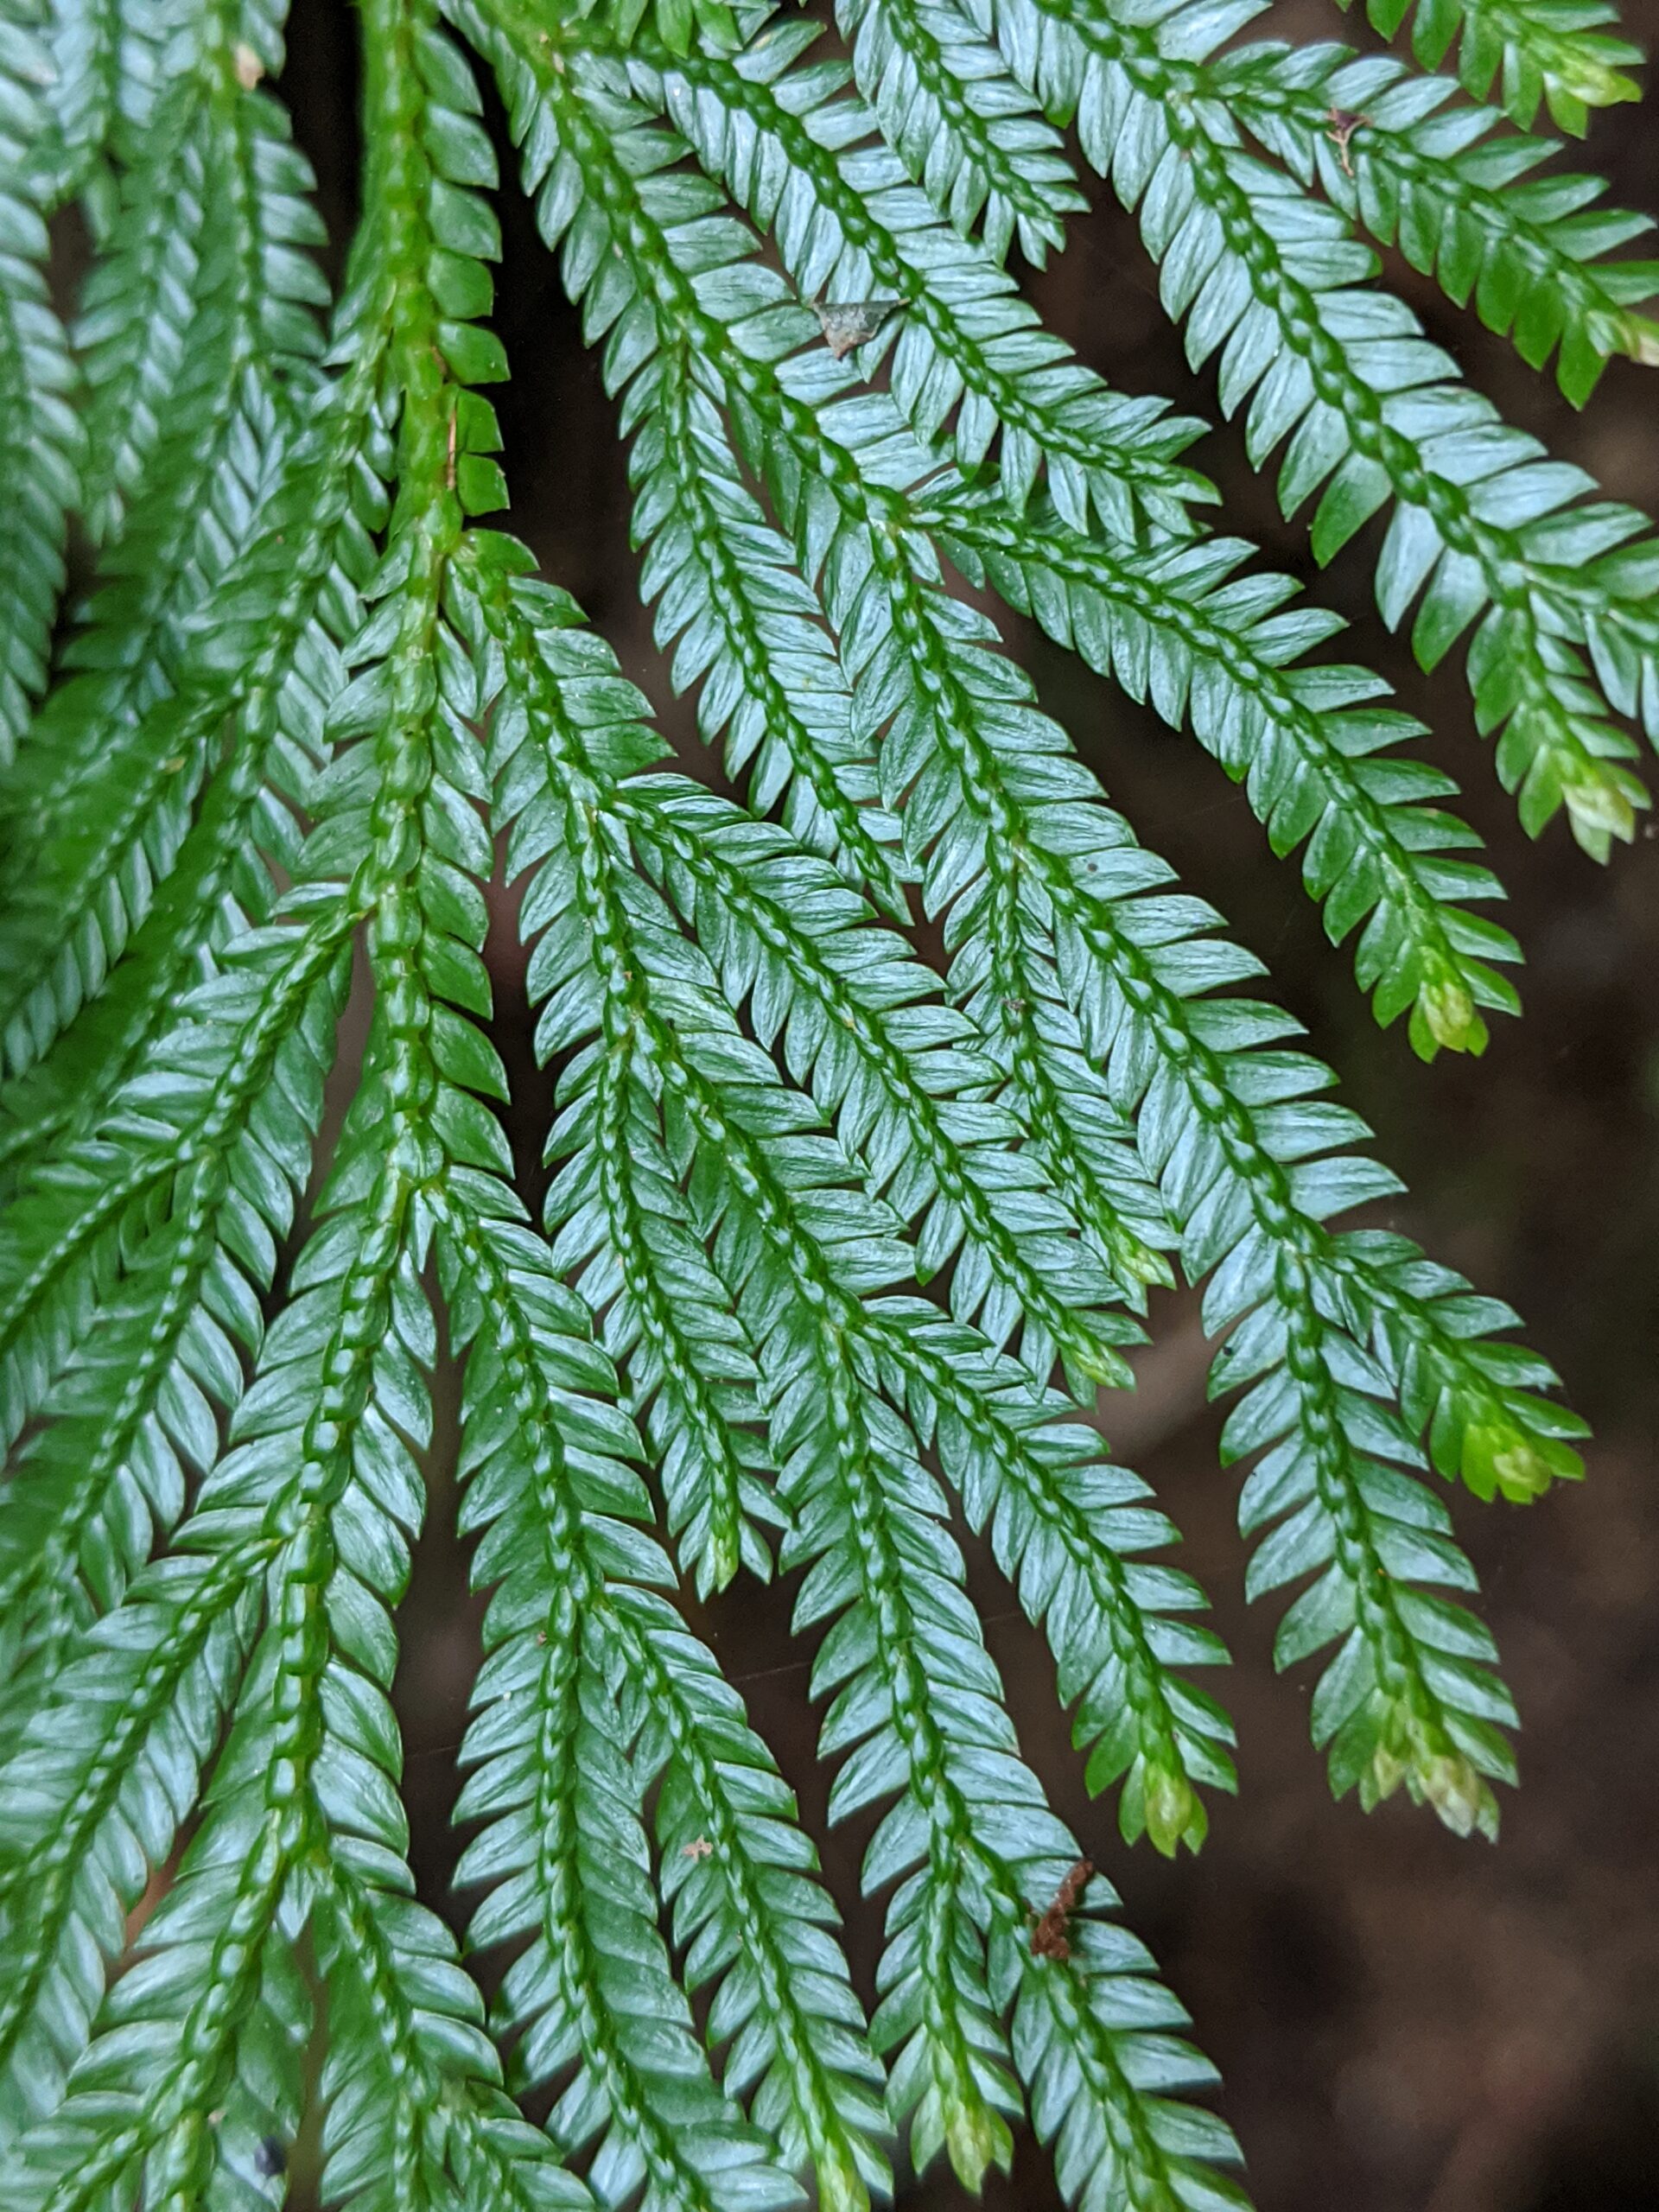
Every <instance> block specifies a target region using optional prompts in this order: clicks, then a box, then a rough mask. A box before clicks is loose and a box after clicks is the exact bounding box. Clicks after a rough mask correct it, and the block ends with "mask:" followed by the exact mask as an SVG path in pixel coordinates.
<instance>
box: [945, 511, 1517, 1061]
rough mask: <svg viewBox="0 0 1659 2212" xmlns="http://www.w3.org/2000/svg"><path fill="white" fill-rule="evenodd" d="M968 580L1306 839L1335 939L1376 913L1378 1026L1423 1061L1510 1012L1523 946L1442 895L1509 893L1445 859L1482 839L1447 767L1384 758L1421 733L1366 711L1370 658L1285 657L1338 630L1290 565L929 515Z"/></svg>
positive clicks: (1315, 886) (1370, 947) (1477, 1036)
mask: <svg viewBox="0 0 1659 2212" xmlns="http://www.w3.org/2000/svg"><path fill="white" fill-rule="evenodd" d="M925 519H926V520H927V521H928V523H929V524H931V526H932V527H933V528H934V529H936V530H937V531H938V532H939V533H940V536H941V538H942V540H943V542H944V543H945V544H946V545H947V546H948V547H949V548H950V551H951V552H952V554H953V556H955V558H956V559H957V563H958V564H959V565H960V566H961V567H962V568H963V570H964V572H965V573H966V574H968V575H971V576H973V577H974V579H975V580H976V581H979V580H981V579H982V578H988V579H989V580H990V581H991V582H994V583H995V587H996V588H997V590H998V591H999V592H1000V594H1001V596H1002V598H1003V599H1005V600H1006V601H1007V602H1008V604H1009V605H1010V606H1011V607H1016V608H1018V609H1019V610H1020V612H1021V613H1030V614H1033V615H1034V616H1035V618H1036V619H1037V620H1038V621H1039V622H1040V623H1041V625H1042V626H1043V628H1044V629H1045V630H1046V632H1048V634H1049V635H1050V636H1051V637H1052V638H1053V639H1055V640H1056V641H1057V642H1058V644H1060V645H1071V646H1073V647H1075V649H1076V650H1077V652H1080V653H1081V654H1082V656H1083V658H1084V659H1085V660H1086V661H1087V662H1088V663H1089V664H1090V667H1091V668H1096V669H1098V670H1099V671H1100V672H1101V673H1102V674H1103V675H1109V676H1115V677H1116V679H1117V681H1118V683H1120V684H1121V685H1122V688H1123V690H1125V691H1127V692H1128V694H1129V696H1130V697H1131V698H1135V699H1150V700H1151V702H1152V703H1153V705H1154V707H1155V708H1156V709H1157V710H1158V712H1159V713H1160V715H1162V716H1163V718H1164V719H1165V720H1166V721H1169V722H1171V723H1173V725H1174V726H1175V727H1177V728H1179V727H1180V725H1181V723H1182V722H1183V721H1185V720H1186V719H1188V718H1190V719H1191V721H1192V729H1193V732H1194V734H1195V735H1196V736H1197V737H1198V739H1199V741H1201V742H1202V743H1203V744H1204V745H1205V747H1207V748H1208V750H1209V751H1211V753H1214V754H1215V755H1216V756H1217V759H1218V760H1220V762H1221V764H1222V766H1224V768H1225V769H1226V771H1227V772H1228V774H1229V775H1230V776H1231V777H1233V778H1234V779H1235V780H1236V781H1239V782H1243V785H1244V786H1245V789H1246V791H1247V793H1248V794H1249V801H1250V804H1251V807H1252V809H1253V810H1254V811H1255V814H1256V815H1257V816H1258V817H1259V818H1260V819H1261V820H1262V822H1263V823H1265V825H1266V827H1267V830H1268V836H1269V839H1270V840H1271V842H1272V844H1273V849H1274V851H1275V852H1276V853H1281V854H1283V853H1287V852H1293V851H1294V850H1295V849H1296V848H1297V846H1298V845H1300V844H1302V843H1303V842H1304V841H1306V850H1305V853H1304V856H1303V862H1302V877H1303V881H1304V882H1305V884H1306V887H1307V889H1308V891H1309V892H1310V893H1312V895H1313V897H1314V898H1315V899H1319V900H1321V901H1322V902H1323V904H1324V906H1325V929H1326V931H1327V933H1328V934H1329V936H1330V937H1331V938H1332V941H1333V942H1335V943H1338V944H1340V943H1341V941H1342V940H1343V938H1345V937H1347V936H1348V935H1350V934H1351V932H1352V931H1353V930H1354V929H1355V928H1357V926H1358V925H1359V924H1361V923H1362V922H1363V923H1365V924H1366V925H1367V926H1366V928H1365V930H1364V931H1363V935H1362V937H1361V938H1360V941H1359V945H1358V948H1357V953H1356V958H1355V966H1356V969H1357V976H1358V979H1359V982H1360V984H1361V987H1362V988H1367V989H1370V991H1371V993H1372V1003H1373V1005H1374V1007H1375V1008H1376V1016H1377V1019H1378V1020H1379V1021H1382V1022H1384V1023H1386V1022H1389V1021H1392V1020H1395V1017H1396V1016H1397V1015H1398V1014H1401V1013H1402V1012H1405V1011H1407V1010H1409V1012H1410V1014H1411V1040H1412V1044H1413V1046H1414V1048H1415V1049H1416V1051H1417V1052H1420V1053H1421V1055H1422V1057H1423V1058H1425V1059H1433V1057H1434V1055H1435V1053H1436V1052H1438V1051H1439V1050H1440V1047H1441V1046H1449V1047H1450V1048H1451V1049H1452V1050H1453V1051H1456V1052H1480V1051H1482V1050H1483V1049H1484V1046H1485V1043H1486V1034H1487V1033H1486V1025H1485V1023H1484V1020H1482V1019H1481V1016H1480V1014H1479V1013H1478V1011H1477V1009H1478V1007H1497V1008H1500V1009H1501V1010H1502V1011H1503V1012H1504V1013H1506V1014H1516V1013H1518V1012H1519V1011H1520V1002H1519V1001H1518V999H1517V998H1516V995H1515V991H1514V988H1513V987H1512V986H1511V985H1510V983H1509V982H1508V981H1507V980H1506V979H1505V978H1504V977H1503V976H1500V975H1499V974H1498V973H1497V970H1496V969H1494V968H1493V967H1492V965H1491V963H1492V962H1493V961H1494V960H1500V961H1512V960H1517V959H1519V957H1520V948H1519V947H1518V946H1517V945H1516V942H1515V940H1514V938H1512V937H1510V934H1509V932H1508V931H1506V930H1502V929H1500V928H1498V927H1497V925H1496V924H1494V923H1491V922H1488V921H1484V920H1478V919H1477V918H1475V917H1474V916H1472V915H1471V914H1468V913H1466V912H1464V911H1463V910H1462V909H1461V908H1460V907H1459V906H1453V905H1452V900H1453V899H1493V898H1502V896H1503V890H1502V887H1500V885H1499V884H1498V882H1497V878H1496V877H1495V876H1493V875H1492V874H1491V871H1490V870H1489V869H1487V868H1482V867H1480V866H1478V864H1476V863H1474V862H1472V861H1461V860H1452V859H1449V858H1447V857H1446V855H1448V854H1450V853H1455V852H1458V851H1460V850H1466V849H1467V848H1468V847H1470V846H1471V845H1473V844H1474V843H1476V842H1477V840H1476V838H1475V836H1474V833H1473V831H1472V830H1471V829H1466V828H1465V825H1464V824H1463V823H1461V822H1459V820H1458V818H1457V817H1456V816H1454V815H1451V814H1448V813H1446V811H1445V810H1442V809H1440V808H1439V807H1436V806H1432V805H1427V804H1424V802H1425V801H1433V800H1436V799H1440V798H1446V797H1447V796H1448V795H1450V794H1452V793H1453V792H1454V791H1455V788H1456V787H1455V785H1452V782H1451V779H1449V778H1448V777H1446V776H1444V775H1442V774H1441V773H1440V771H1439V770H1437V769H1433V768H1429V767H1427V766H1423V765H1421V764H1419V763H1415V762H1411V761H1406V760H1398V759H1392V758H1391V759H1386V760H1385V759H1383V758H1381V757H1380V756H1381V755H1383V753H1386V752H1388V751H1389V749H1390V748H1392V747H1395V746H1398V745H1400V744H1401V743H1402V742H1403V741H1406V740H1408V739H1410V738H1413V737H1415V736H1418V735H1421V734H1422V733H1421V724H1419V723H1417V722H1414V721H1412V720H1411V718H1410V717H1409V716H1408V715H1402V714H1400V713H1397V712H1392V711H1390V710H1389V709H1386V708H1379V707H1376V706H1375V705H1373V704H1372V703H1371V702H1372V701H1373V700H1374V699H1375V698H1376V696H1377V694H1378V693H1379V692H1380V691H1381V690H1383V686H1382V684H1381V683H1379V681H1378V679H1377V678H1376V677H1374V676H1371V675H1370V674H1369V673H1368V671H1365V670H1364V669H1359V668H1351V667H1341V666H1330V665H1325V664H1320V665H1318V666H1314V667H1306V666H1301V667H1298V666H1294V665H1292V664H1294V663H1295V662H1297V661H1298V660H1299V659H1300V656H1301V655H1302V654H1304V653H1305V652H1307V651H1308V650H1309V649H1310V647H1312V646H1314V645H1319V643H1321V642H1322V641H1323V640H1324V639H1325V638H1327V637H1329V636H1330V635H1331V633H1332V631H1333V630H1334V629H1335V628H1336V626H1337V624H1336V618H1335V617H1334V616H1332V615H1330V614H1327V613H1325V611H1324V610H1323V609H1321V608H1317V607H1306V608H1302V609H1300V610H1297V611H1295V612H1285V611H1281V610H1282V609H1283V605H1284V601H1286V600H1287V598H1288V597H1289V596H1290V595H1291V594H1292V593H1293V591H1294V588H1295V587H1294V585H1293V584H1292V583H1291V582H1290V581H1289V580H1288V579H1287V578H1286V577H1282V576H1271V575H1249V576H1243V577H1241V576H1238V575H1236V570H1237V569H1238V567H1239V565H1240V563H1241V562H1242V561H1243V558H1244V557H1245V556H1246V555H1247V554H1248V552H1249V548H1248V547H1246V546H1244V545H1243V544H1241V543H1238V542H1237V541H1236V540H1234V539H1228V538H1208V539H1205V540H1203V541H1201V542H1200V543H1198V544H1196V545H1175V546H1172V547H1168V548H1166V549H1164V550H1160V551H1158V552H1155V553H1152V554H1136V553H1135V552H1134V551H1133V550H1129V549H1127V548H1124V547H1121V546H1116V545H1112V544H1109V543H1101V542H1100V541H1098V540H1095V541H1091V540H1090V539H1088V538H1085V537H1082V536H1080V535H1079V534H1078V533H1077V532H1076V531H1072V530H1071V529H1069V528H1068V527H1067V525H1066V524H1065V523H1063V522H1062V521H1061V520H1060V519H1059V518H1058V516H1057V515H1054V514H1052V513H1048V514H1044V513H1041V512H1039V513H1038V514H1037V515H1035V516H1033V518H1032V521H1031V524H1030V526H1028V527H1027V528H1024V529H1020V528H1016V527H1015V526H1014V525H1013V524H1011V522H1010V520H1009V518H1007V516H1006V515H1005V514H1004V513H1002V512H1000V511H999V509H998V508H997V507H996V505H995V504H988V503H969V502H965V501H963V500H961V499H944V500H939V501H937V502H934V503H932V504H931V506H930V508H928V509H927V510H925Z"/></svg>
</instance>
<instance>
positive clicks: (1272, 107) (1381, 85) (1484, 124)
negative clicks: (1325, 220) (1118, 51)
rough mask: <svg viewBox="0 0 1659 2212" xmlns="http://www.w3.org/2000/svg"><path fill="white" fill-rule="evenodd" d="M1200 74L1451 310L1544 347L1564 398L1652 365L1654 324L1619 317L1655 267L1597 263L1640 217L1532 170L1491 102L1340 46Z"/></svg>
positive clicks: (1260, 52) (1597, 191)
mask: <svg viewBox="0 0 1659 2212" xmlns="http://www.w3.org/2000/svg"><path fill="white" fill-rule="evenodd" d="M1212 76H1213V81H1214V82H1215V84H1216V86H1217V90H1218V91H1219V92H1221V93H1222V95H1223V96H1224V98H1225V99H1226V100H1227V101H1228V104H1229V105H1230V107H1231V109H1232V111H1233V112H1234V113H1235V114H1236V116H1237V117H1238V118H1240V119H1241V120H1242V121H1243V124H1244V125H1245V127H1246V129H1247V130H1249V132H1250V134H1251V136H1252V137H1255V139H1256V140H1258V141H1259V143H1261V144H1262V146H1263V147H1265V148H1266V149H1267V150H1268V152H1269V153H1272V154H1274V155H1275V156H1277V157H1278V158H1279V159H1280V160H1281V161H1282V162H1285V163H1286V165H1287V167H1288V168H1291V169H1292V170H1294V173H1295V174H1296V175H1297V176H1299V177H1300V180H1301V181H1302V182H1303V183H1304V184H1307V183H1311V182H1313V181H1314V180H1315V179H1316V178H1317V180H1318V182H1319V188H1320V190H1321V191H1322V192H1323V193H1324V194H1325V196H1326V198H1327V199H1329V200H1332V201H1333V202H1334V203H1335V204H1336V205H1337V206H1338V207H1340V208H1341V209H1342V210H1343V212H1344V214H1346V215H1348V216H1349V217H1350V218H1351V219H1357V221H1358V222H1360V223H1361V224H1363V226H1364V227H1365V229H1366V230H1368V231H1369V232H1370V233H1371V235H1372V236H1373V237H1374V238H1376V239H1378V240H1379V241H1380V243H1381V244H1383V245H1398V247H1399V250H1400V251H1401V252H1402V253H1403V254H1404V255H1405V257H1406V258H1407V259H1408V261H1409V262H1410V263H1411V264H1412V266H1413V267H1414V268H1415V269H1420V270H1422V271H1423V272H1424V274H1425V275H1432V276H1433V277H1437V278H1438V280H1439V282H1440V286H1441V289H1443V290H1444V291H1445V292H1446V295H1447V296H1448V297H1449V298H1451V299H1452V300H1454V301H1455V302H1457V304H1458V305H1459V307H1463V306H1465V305H1467V304H1468V302H1470V301H1471V299H1472V300H1473V302H1474V304H1475V308H1476V310H1477V312H1478V315H1479V316H1480V319H1481V321H1483V322H1484V324H1485V325H1486V327H1487V328H1488V329H1490V330H1496V331H1498V332H1500V333H1502V334H1504V335H1505V336H1508V337H1510V339H1511V340H1513V343H1514V345H1515V346H1516V351H1517V352H1518V353H1520V354H1521V355H1522V359H1524V360H1526V361H1527V362H1529V364H1530V365H1531V366H1532V367H1534V368H1541V367H1542V366H1543V365H1544V364H1545V362H1546V361H1548V359H1549V357H1550V354H1551V353H1552V352H1556V349H1557V348H1558V347H1559V351H1558V352H1557V353H1556V365H1555V373H1556V378H1557V381H1558V382H1559V384H1560V388H1561V390H1562V391H1563V392H1565V393H1566V395H1567V397H1568V398H1569V399H1571V400H1572V401H1573V403H1574V404H1576V405H1582V404H1583V403H1584V401H1585V400H1586V398H1587V397H1589V395H1590V393H1591V392H1592V391H1593V390H1594V389H1595V386H1596V383H1597V380H1598V378H1599V377H1600V375H1601V372H1602V370H1603V369H1604V368H1605V366H1606V364H1607V361H1608V359H1609V358H1610V357H1611V355H1613V354H1616V353H1623V354H1626V355H1628V356H1629V357H1630V358H1631V359H1635V360H1637V361H1648V362H1650V361H1651V360H1652V359H1653V358H1654V356H1655V353H1656V348H1659V332H1656V327H1655V324H1654V321H1653V318H1652V317H1650V316H1649V315H1638V314H1636V313H1634V312H1633V310H1634V309H1635V308H1638V307H1640V306H1641V305H1642V303H1643V302H1644V301H1647V300H1649V299H1651V298H1652V297H1653V296H1654V294H1655V292H1656V290H1659V264H1656V263H1655V262H1653V261H1651V260H1649V261H1608V260H1607V259H1606V258H1605V257H1606V256H1607V255H1608V254H1610V253H1612V252H1615V251H1617V250H1618V248H1619V247H1620V246H1623V245H1629V244H1630V241H1631V240H1632V239H1634V238H1641V237H1642V236H1643V234H1644V233H1645V232H1647V231H1649V230H1650V229H1651V228H1652V225H1651V223H1650V222H1649V219H1648V218H1647V217H1646V216H1643V215H1632V214H1627V213H1624V212H1622V211H1620V210H1618V209H1614V208H1599V207H1597V206H1596V204H1595V203H1596V201H1597V200H1599V197H1600V195H1601V194H1602V192H1603V191H1604V190H1605V186H1604V185H1603V184H1602V182H1601V180H1600V179H1599V178H1597V177H1587V176H1570V175H1568V176H1562V175H1554V174H1552V175H1546V176H1539V177H1535V176H1532V175H1530V172H1531V171H1533V170H1534V169H1535V168H1538V167H1539V165H1540V164H1541V162H1544V161H1546V160H1547V159H1548V157H1549V156H1551V155H1552V154H1554V153H1555V152H1557V151H1558V150H1559V149H1558V147H1557V145H1556V143H1554V141H1552V140H1550V139H1548V138H1531V137H1521V136H1519V135H1517V134H1515V133H1511V132H1505V131H1503V130H1497V129H1496V128H1495V126H1497V124H1498V123H1499V122H1500V120H1501V118H1499V117H1498V115H1497V113H1496V112H1495V111H1493V110H1492V109H1490V108H1479V107H1465V106H1464V105H1461V104H1453V105H1448V102H1451V101H1452V96H1453V93H1454V91H1455V87H1454V86H1452V84H1451V83H1450V81H1449V80H1448V79H1445V78H1428V79H1422V78H1419V77H1414V76H1413V75H1412V74H1411V73H1409V72H1408V71H1407V70H1405V69H1404V68H1402V67H1401V65H1400V64H1399V63H1398V62H1395V61H1393V60H1388V59H1386V58H1383V57H1370V58H1368V59H1360V58H1357V57H1356V56H1355V55H1354V54H1352V53H1351V52H1350V51H1349V49H1348V48H1344V47H1311V48H1279V47H1252V48H1245V49H1243V51H1242V52H1239V53H1237V54H1230V55H1227V56H1224V58H1223V59H1222V60H1220V61H1218V62H1217V63H1216V64H1215V65H1214V66H1213V72H1212ZM1523 180H1524V181H1523Z"/></svg>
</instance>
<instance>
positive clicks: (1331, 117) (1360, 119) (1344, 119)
mask: <svg viewBox="0 0 1659 2212" xmlns="http://www.w3.org/2000/svg"><path fill="white" fill-rule="evenodd" d="M1370 119H1371V118H1370V116H1369V115H1351V114H1350V113H1349V112H1348V110H1347V109H1346V108H1345V107H1333V108H1327V109H1326V110H1325V121H1326V122H1327V123H1328V124H1330V125H1331V143H1332V145H1333V146H1334V147H1335V148H1336V149H1337V159H1338V161H1339V162H1341V163H1342V173H1343V175H1344V176H1352V175H1353V173H1354V165H1353V162H1351V160H1350V159H1349V156H1348V141H1349V140H1350V139H1351V137H1353V135H1354V133H1355V131H1356V130H1358V129H1359V126H1360V124H1362V123H1369V122H1370Z"/></svg>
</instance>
